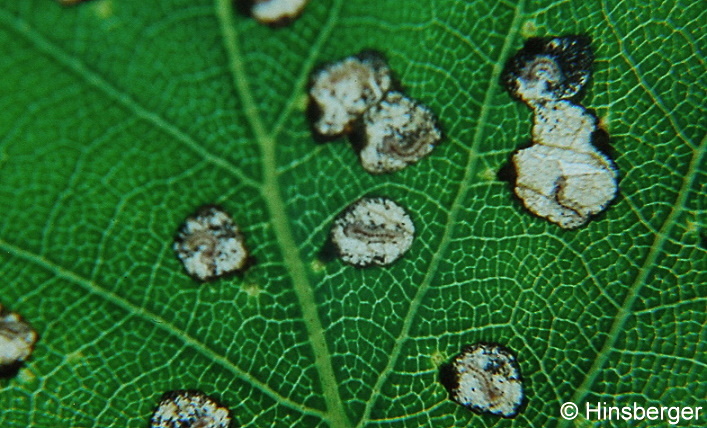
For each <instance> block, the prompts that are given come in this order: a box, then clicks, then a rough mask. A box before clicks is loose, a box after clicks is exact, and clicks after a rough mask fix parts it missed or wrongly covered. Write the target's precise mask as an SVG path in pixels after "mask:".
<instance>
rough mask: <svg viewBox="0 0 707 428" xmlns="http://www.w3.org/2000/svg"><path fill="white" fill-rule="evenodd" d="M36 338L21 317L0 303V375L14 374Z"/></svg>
mask: <svg viewBox="0 0 707 428" xmlns="http://www.w3.org/2000/svg"><path fill="white" fill-rule="evenodd" d="M37 338H38V336H37V332H35V331H34V330H33V329H32V327H30V325H29V324H27V322H25V321H24V320H23V319H22V317H20V316H19V315H18V314H16V313H14V312H10V311H8V310H6V309H5V308H3V306H2V305H0V376H5V375H11V374H14V373H15V372H16V371H17V369H19V367H20V365H21V364H22V363H23V362H24V361H27V359H28V358H29V357H30V355H32V351H33V350H34V344H35V343H36V342H37Z"/></svg>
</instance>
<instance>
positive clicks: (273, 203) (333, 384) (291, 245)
mask: <svg viewBox="0 0 707 428" xmlns="http://www.w3.org/2000/svg"><path fill="white" fill-rule="evenodd" d="M232 3H233V2H232V1H231V0H215V6H216V16H217V18H218V20H219V22H220V24H221V32H222V34H223V39H224V46H225V48H226V52H227V53H228V57H229V63H230V67H229V68H230V70H231V74H232V77H233V83H234V85H235V88H236V91H237V92H238V95H239V96H240V97H241V101H242V102H243V105H244V106H245V108H244V112H245V115H246V118H247V120H248V122H249V123H250V126H251V128H252V129H253V133H254V134H255V139H256V141H257V143H258V146H259V147H260V151H261V156H262V164H263V186H262V188H261V193H262V195H263V199H264V200H265V203H266V205H267V207H268V211H269V213H270V216H271V220H272V222H271V224H272V226H273V230H274V232H275V237H276V238H277V242H278V245H279V247H280V250H281V253H282V257H283V259H284V263H285V266H286V268H287V270H288V271H289V273H290V278H291V280H292V285H293V288H294V291H295V295H296V296H297V300H298V301H299V306H300V308H301V310H302V315H303V322H304V325H305V327H306V329H307V333H308V335H309V342H310V345H311V347H312V351H313V352H314V366H315V368H316V370H317V373H318V375H319V381H320V383H321V385H322V394H323V395H324V401H325V403H326V408H327V411H326V418H325V420H326V421H327V422H328V423H329V425H330V426H331V427H334V428H344V427H350V426H351V422H350V421H349V419H348V416H347V414H346V411H345V409H344V404H343V401H342V400H341V395H340V393H339V385H338V383H337V378H336V375H335V374H334V368H333V365H332V362H331V352H330V351H329V346H328V344H327V342H326V337H325V335H324V327H323V326H322V322H321V319H320V317H319V312H318V310H317V305H316V300H315V298H314V287H313V286H312V284H311V282H310V280H309V276H308V275H307V271H306V269H305V266H304V263H303V262H302V257H301V254H300V250H299V247H298V246H297V244H296V243H295V239H294V235H293V233H292V229H291V227H290V221H289V219H288V216H287V210H286V207H285V203H284V199H283V197H282V193H281V192H280V184H279V182H278V173H277V159H276V153H275V144H276V141H275V138H274V137H273V136H272V135H270V134H268V133H267V132H266V131H265V126H264V124H263V121H262V118H261V117H260V113H259V111H258V107H257V105H256V103H255V100H254V97H253V93H252V91H251V89H250V81H249V79H248V76H247V74H246V72H245V65H244V63H243V60H242V58H243V56H242V53H241V51H240V45H239V42H238V34H237V32H236V28H237V27H236V23H235V22H234V19H233V16H234V14H235V11H234V10H233V5H232ZM300 80H301V79H300ZM288 111H289V110H288ZM283 120H284V119H283Z"/></svg>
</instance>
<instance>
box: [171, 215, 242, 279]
mask: <svg viewBox="0 0 707 428" xmlns="http://www.w3.org/2000/svg"><path fill="white" fill-rule="evenodd" d="M174 251H175V252H176V253H177V257H178V258H179V260H181V261H182V263H183V264H184V267H185V269H186V270H187V273H188V274H189V275H191V276H192V277H193V278H195V279H198V280H200V281H209V280H213V279H216V278H219V277H221V276H224V275H228V274H231V273H235V272H239V271H242V270H244V269H245V268H246V267H247V265H248V259H249V258H248V250H247V249H246V246H245V239H244V238H243V235H242V234H241V233H240V231H239V229H238V226H237V225H236V223H235V222H234V221H233V220H232V219H231V216H230V215H229V214H228V213H226V212H225V211H223V210H222V209H221V208H219V207H217V206H213V205H207V206H204V207H201V208H200V209H199V210H197V212H196V213H195V214H194V215H192V216H190V217H188V218H187V219H186V221H185V222H184V224H183V225H182V226H181V227H180V228H179V233H178V234H177V237H176V238H175V240H174Z"/></svg>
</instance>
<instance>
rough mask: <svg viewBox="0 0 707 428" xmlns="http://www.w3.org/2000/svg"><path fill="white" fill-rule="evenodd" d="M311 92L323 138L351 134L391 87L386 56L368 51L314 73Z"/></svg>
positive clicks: (315, 125)
mask: <svg viewBox="0 0 707 428" xmlns="http://www.w3.org/2000/svg"><path fill="white" fill-rule="evenodd" d="M310 80H311V82H310V89H309V96H310V99H311V105H312V106H313V107H312V108H310V112H311V113H313V120H314V122H313V128H314V131H315V134H316V135H318V136H319V137H324V138H332V137H337V136H340V135H343V134H348V133H350V132H351V131H352V130H353V126H354V123H355V122H356V121H357V120H359V119H360V118H361V116H362V115H363V114H364V113H365V112H366V110H368V109H369V108H370V107H371V106H373V105H375V104H377V103H378V102H380V100H382V99H383V97H384V96H385V94H386V93H387V92H388V90H389V89H390V88H391V85H392V77H391V73H390V69H389V68H388V65H387V64H386V61H385V59H384V58H383V56H382V55H381V54H379V53H377V52H375V51H364V52H361V53H360V54H358V55H354V56H350V57H347V58H344V59H342V60H341V61H337V62H333V63H329V64H326V65H324V66H323V67H321V68H319V69H318V70H315V71H314V72H313V73H312V76H311V79H310Z"/></svg>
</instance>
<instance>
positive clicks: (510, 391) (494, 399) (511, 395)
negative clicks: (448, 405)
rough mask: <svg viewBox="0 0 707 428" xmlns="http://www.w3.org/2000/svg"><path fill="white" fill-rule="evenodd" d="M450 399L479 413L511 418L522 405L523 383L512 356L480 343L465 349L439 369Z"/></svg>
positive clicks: (504, 351)
mask: <svg viewBox="0 0 707 428" xmlns="http://www.w3.org/2000/svg"><path fill="white" fill-rule="evenodd" d="M440 378H441V381H442V384H443V385H444V387H445V388H446V389H447V391H448V392H449V398H450V399H451V400H453V401H455V402H456V403H458V404H460V405H462V406H464V407H467V408H468V409H471V410H473V411H475V412H478V413H490V414H493V415H498V416H503V417H506V418H512V417H514V416H516V415H517V414H518V411H519V409H520V406H521V404H523V400H524V393H523V381H522V378H521V374H520V369H519V368H518V363H517V361H516V358H515V356H514V355H513V353H512V352H511V351H510V350H509V349H507V348H505V347H504V346H501V345H498V344H492V343H483V342H482V343H477V344H475V345H469V346H466V347H464V348H463V349H462V352H461V353H460V354H459V355H457V356H455V357H454V358H453V359H452V361H451V363H449V364H446V365H444V366H442V367H441V369H440Z"/></svg>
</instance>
